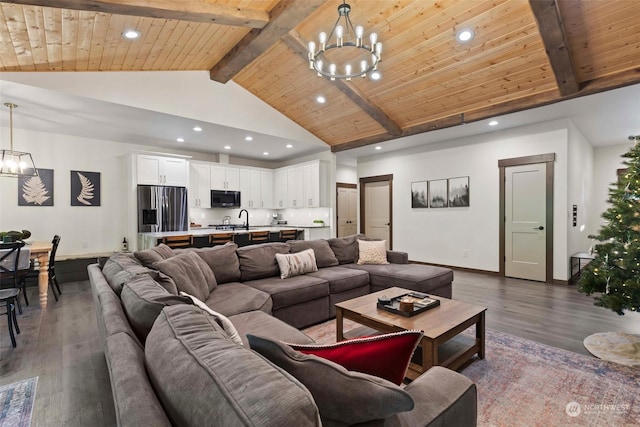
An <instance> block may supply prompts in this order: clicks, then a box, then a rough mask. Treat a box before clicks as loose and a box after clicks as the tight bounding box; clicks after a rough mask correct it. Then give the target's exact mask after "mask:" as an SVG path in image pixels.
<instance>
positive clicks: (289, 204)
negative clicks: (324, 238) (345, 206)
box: [274, 161, 329, 209]
mask: <svg viewBox="0 0 640 427" xmlns="http://www.w3.org/2000/svg"><path fill="white" fill-rule="evenodd" d="M325 163H326V162H325ZM326 169H327V166H326V165H325V164H323V162H320V161H312V162H307V163H302V164H299V165H293V166H288V167H285V168H281V169H278V170H276V172H275V178H274V186H275V188H274V194H275V208H276V209H280V208H318V207H323V206H327V204H328V203H329V198H328V196H327V191H328V189H329V185H328V183H327V182H326V181H327V179H328V174H327V173H326ZM282 189H286V190H282ZM284 191H286V194H284ZM283 200H284V201H285V203H284V204H283V203H282V201H283Z"/></svg>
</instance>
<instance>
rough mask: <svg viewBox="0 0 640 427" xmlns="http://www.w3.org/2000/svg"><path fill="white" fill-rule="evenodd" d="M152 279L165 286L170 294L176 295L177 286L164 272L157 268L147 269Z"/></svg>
mask: <svg viewBox="0 0 640 427" xmlns="http://www.w3.org/2000/svg"><path fill="white" fill-rule="evenodd" d="M147 274H148V275H149V276H151V278H152V279H153V280H155V281H156V282H157V283H158V284H159V285H160V286H162V287H163V288H165V289H166V290H167V292H169V293H170V294H172V295H178V287H177V286H176V282H174V281H173V279H172V278H171V277H169V276H167V275H166V274H164V273H162V272H161V271H158V270H149V272H148V273H147Z"/></svg>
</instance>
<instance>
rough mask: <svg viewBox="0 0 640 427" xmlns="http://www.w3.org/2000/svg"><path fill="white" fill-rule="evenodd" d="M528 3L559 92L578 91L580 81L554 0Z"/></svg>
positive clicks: (535, 0)
mask: <svg viewBox="0 0 640 427" xmlns="http://www.w3.org/2000/svg"><path fill="white" fill-rule="evenodd" d="M529 5H530V6H531V10H532V11H533V15H534V16H535V18H536V22H537V23H538V32H539V33H540V37H542V41H543V43H544V48H545V51H546V52H547V57H548V58H549V62H550V63H551V68H552V69H553V73H554V74H555V76H556V82H557V84H558V89H559V90H560V94H561V95H562V96H567V95H571V94H572V93H576V92H578V91H579V90H580V83H579V82H578V77H577V75H576V71H575V67H574V65H573V60H572V59H571V50H570V49H569V42H568V40H567V33H566V31H565V29H564V25H563V24H562V18H561V17H560V11H559V10H558V5H557V4H556V0H529Z"/></svg>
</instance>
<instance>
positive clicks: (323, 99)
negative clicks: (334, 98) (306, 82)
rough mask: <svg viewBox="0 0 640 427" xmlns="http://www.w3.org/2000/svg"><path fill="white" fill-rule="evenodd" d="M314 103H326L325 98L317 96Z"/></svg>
mask: <svg viewBox="0 0 640 427" xmlns="http://www.w3.org/2000/svg"><path fill="white" fill-rule="evenodd" d="M316 101H318V104H324V103H325V102H327V98H325V97H324V96H322V95H318V96H317V97H316Z"/></svg>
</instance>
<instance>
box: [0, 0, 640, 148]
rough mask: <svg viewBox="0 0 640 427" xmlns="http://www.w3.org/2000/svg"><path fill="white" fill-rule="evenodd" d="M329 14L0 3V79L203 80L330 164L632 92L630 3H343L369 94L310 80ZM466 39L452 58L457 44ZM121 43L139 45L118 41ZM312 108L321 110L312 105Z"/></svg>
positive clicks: (636, 32)
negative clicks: (463, 127) (54, 74)
mask: <svg viewBox="0 0 640 427" xmlns="http://www.w3.org/2000/svg"><path fill="white" fill-rule="evenodd" d="M340 3H341V2H340V1H339V0H326V1H325V0H236V1H234V0H216V1H213V0H201V1H186V0H134V1H124V0H83V1H78V0H60V1H54V0H18V1H8V2H2V3H0V71H28V72H38V71H120V70H122V71H153V70H164V71H167V70H168V71H173V70H176V71H177V70H209V71H210V76H211V79H212V80H215V81H218V82H221V83H224V82H227V81H229V80H233V81H234V82H236V83H237V84H239V85H240V86H242V87H244V88H245V89H246V90H248V91H249V92H251V93H253V94H254V95H256V96H257V97H259V98H261V99H262V100H264V101H265V102H266V103H268V104H269V105H271V106H272V107H273V108H275V109H277V110H278V111H280V112H282V113H283V114H284V115H286V116H287V117H289V118H290V119H292V120H293V121H295V122H297V123H298V124H300V125H301V126H302V127H304V128H306V129H307V130H309V131H310V132H312V133H313V134H315V135H316V136H317V137H319V138H320V139H322V140H323V141H324V142H325V143H327V144H328V145H329V146H330V147H331V150H332V151H341V150H345V149H349V148H355V147H360V146H364V145H368V144H373V143H377V142H381V141H386V140H390V139H394V138H398V137H401V136H408V135H414V134H417V133H422V132H427V131H430V130H435V129H440V128H446V127H450V126H456V125H459V124H462V123H469V122H473V121H477V120H482V119H486V118H488V117H492V116H495V115H499V114H505V113H509V112H514V111H521V110H525V109H529V108H533V107H537V106H541V105H546V104H550V103H554V102H557V101H560V100H565V99H570V98H575V97H580V96H583V95H588V94H593V93H597V92H602V91H606V90H609V89H613V88H618V87H622V86H626V85H631V84H636V83H639V82H640V7H639V5H638V2H637V0H608V1H580V0H557V1H554V0H529V1H526V0H482V1H477V0H440V1H428V0H351V1H350V2H349V3H350V4H351V6H352V12H351V19H352V21H354V24H356V25H357V24H360V25H363V26H364V27H365V31H367V32H369V31H375V32H377V33H378V34H379V39H380V40H381V41H382V43H383V46H384V50H383V54H382V55H383V60H382V62H381V64H380V67H379V68H380V70H381V71H382V73H383V78H382V80H379V81H372V80H370V79H353V80H351V81H349V82H347V81H342V80H336V81H330V80H328V79H326V78H319V77H316V76H315V73H313V72H312V71H311V70H309V67H308V62H307V53H306V43H307V42H308V41H310V40H317V34H318V33H319V32H320V31H327V32H328V31H330V29H331V28H330V27H331V26H332V25H333V23H334V22H335V20H336V18H337V6H338V5H339V4H340ZM465 27H468V28H472V29H473V30H474V32H475V38H474V39H473V40H472V41H471V42H469V43H466V44H460V43H458V42H457V41H456V39H455V34H456V32H457V30H459V29H461V28H465ZM127 29H136V30H138V31H140V33H141V34H142V36H141V38H140V39H138V40H135V41H131V40H127V39H125V38H123V37H122V35H121V34H122V32H123V31H124V30H127ZM318 95H323V96H325V97H326V98H327V100H328V102H327V103H326V104H318V103H317V102H316V101H315V99H316V97H317V96H318Z"/></svg>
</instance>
